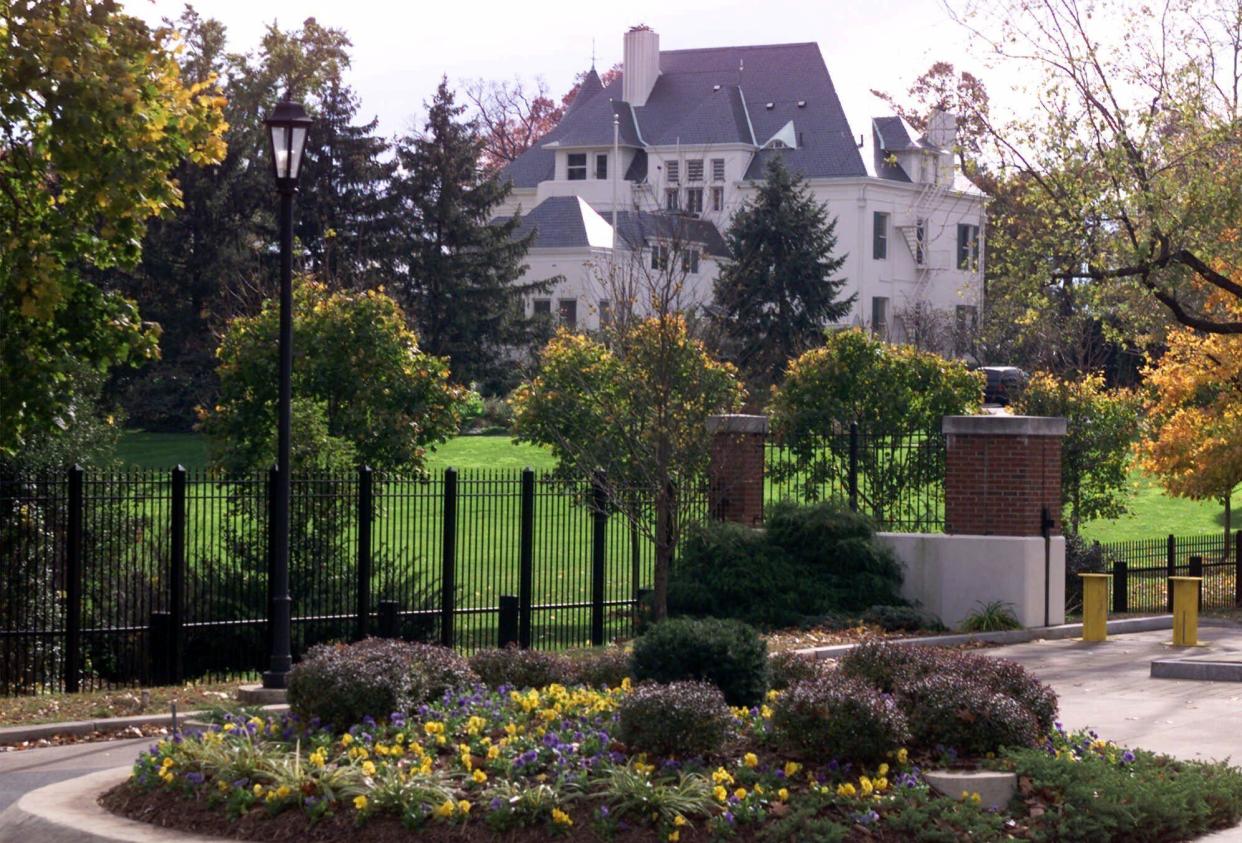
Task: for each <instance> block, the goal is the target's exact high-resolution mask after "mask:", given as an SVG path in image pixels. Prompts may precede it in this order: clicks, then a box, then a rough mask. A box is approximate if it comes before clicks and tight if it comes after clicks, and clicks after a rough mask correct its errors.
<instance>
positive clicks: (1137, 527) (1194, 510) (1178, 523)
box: [1082, 470, 1242, 542]
mask: <svg viewBox="0 0 1242 843" xmlns="http://www.w3.org/2000/svg"><path fill="white" fill-rule="evenodd" d="M1130 482H1131V483H1132V484H1133V487H1134V489H1135V493H1134V496H1133V497H1132V498H1131V499H1130V514H1129V515H1126V516H1124V517H1122V518H1118V519H1115V520H1112V521H1092V522H1090V523H1088V524H1084V525H1083V527H1082V534H1083V536H1084V537H1086V538H1088V539H1093V540H1095V541H1100V542H1118V541H1132V540H1134V539H1150V538H1158V537H1160V536H1167V535H1169V534H1170V533H1173V534H1174V535H1178V536H1197V535H1203V534H1207V533H1217V532H1220V531H1221V530H1223V529H1224V528H1225V509H1224V507H1222V506H1221V505H1220V503H1219V502H1218V501H1191V500H1186V499H1185V498H1175V497H1172V496H1170V495H1167V494H1165V492H1164V490H1163V489H1162V488H1160V484H1159V483H1157V482H1156V480H1155V479H1154V478H1152V477H1149V476H1148V475H1146V474H1144V473H1142V472H1140V471H1137V470H1136V471H1135V472H1134V473H1133V474H1131V475H1130ZM1233 512H1234V519H1233V527H1234V528H1235V529H1238V528H1242V493H1238V494H1235V495H1234V496H1233Z"/></svg>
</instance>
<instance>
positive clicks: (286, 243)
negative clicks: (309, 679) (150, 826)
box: [263, 100, 311, 688]
mask: <svg viewBox="0 0 1242 843" xmlns="http://www.w3.org/2000/svg"><path fill="white" fill-rule="evenodd" d="M263 122H264V124H265V125H266V126H267V129H268V134H269V136H270V138H271V152H272V173H273V175H275V177H276V189H277V190H278V191H280V404H279V408H280V409H279V415H278V422H277V434H276V489H275V494H276V507H275V512H274V513H273V515H274V517H273V519H272V531H271V541H272V542H273V544H274V546H275V553H274V554H273V556H272V570H271V571H270V572H269V573H270V577H271V579H270V582H269V583H268V588H269V592H270V594H271V596H272V604H271V607H270V609H269V611H270V613H271V614H270V617H269V618H268V624H269V625H270V626H271V633H272V635H271V639H272V657H271V664H270V665H269V667H268V670H267V671H266V672H265V673H264V674H263V687H264V688H284V687H285V685H286V683H287V681H288V677H289V669H290V668H291V667H293V652H292V641H291V638H292V636H291V629H290V614H291V612H290V609H291V603H292V600H291V599H290V597H289V426H290V418H291V411H290V407H289V405H290V401H291V400H292V398H293V384H292V381H293V194H294V193H295V192H297V189H298V172H299V170H300V169H301V167H302V150H303V149H304V148H305V146H306V132H307V130H308V129H309V128H310V124H311V119H310V117H308V116H307V115H306V110H305V109H304V108H302V106H301V105H299V104H298V103H294V102H289V101H288V100H285V101H283V102H281V103H280V104H279V105H277V106H276V110H275V111H274V112H272V116H271V117H269V118H267V119H266V120H264V121H263Z"/></svg>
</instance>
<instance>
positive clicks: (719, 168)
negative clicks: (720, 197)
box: [712, 158, 724, 181]
mask: <svg viewBox="0 0 1242 843" xmlns="http://www.w3.org/2000/svg"><path fill="white" fill-rule="evenodd" d="M712 181H724V159H723V158H713V159H712Z"/></svg>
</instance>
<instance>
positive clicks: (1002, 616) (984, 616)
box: [962, 600, 1022, 632]
mask: <svg viewBox="0 0 1242 843" xmlns="http://www.w3.org/2000/svg"><path fill="white" fill-rule="evenodd" d="M1021 628H1022V624H1021V623H1020V622H1019V621H1018V618H1017V616H1016V615H1015V614H1014V613H1013V604H1012V603H1006V602H1004V601H1003V600H993V601H992V602H990V603H983V602H980V604H979V608H978V609H977V610H975V611H973V612H971V613H970V614H969V615H968V616H967V617H966V620H964V621H962V631H963V632H1001V631H1003V630H1006V629H1021Z"/></svg>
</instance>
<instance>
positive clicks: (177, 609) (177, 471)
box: [168, 465, 186, 682]
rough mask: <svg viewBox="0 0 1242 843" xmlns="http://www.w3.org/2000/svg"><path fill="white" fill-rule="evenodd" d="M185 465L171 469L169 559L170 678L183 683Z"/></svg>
mask: <svg viewBox="0 0 1242 843" xmlns="http://www.w3.org/2000/svg"><path fill="white" fill-rule="evenodd" d="M185 520H186V519H185V466H182V465H178V466H177V467H176V468H174V469H173V470H172V536H171V547H170V548H169V550H170V551H171V552H170V555H169V559H168V566H169V571H168V623H169V626H170V629H169V630H168V637H169V643H170V645H171V653H172V659H171V662H172V663H171V664H170V665H169V666H168V667H169V674H170V676H169V678H170V679H171V680H172V681H173V682H180V681H181V678H182V674H183V672H184V671H183V667H184V665H183V663H182V656H181V652H182V649H183V647H184V643H185V642H184V640H183V639H184V637H185Z"/></svg>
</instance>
